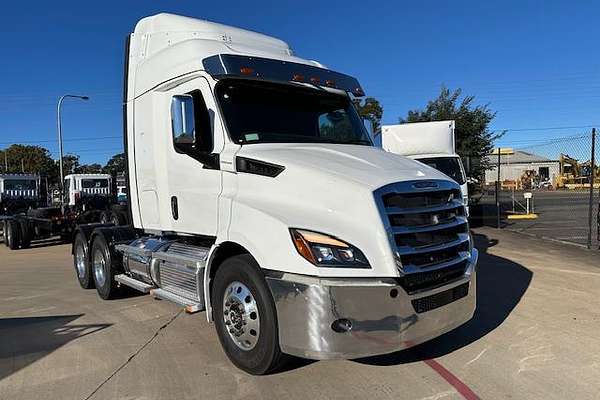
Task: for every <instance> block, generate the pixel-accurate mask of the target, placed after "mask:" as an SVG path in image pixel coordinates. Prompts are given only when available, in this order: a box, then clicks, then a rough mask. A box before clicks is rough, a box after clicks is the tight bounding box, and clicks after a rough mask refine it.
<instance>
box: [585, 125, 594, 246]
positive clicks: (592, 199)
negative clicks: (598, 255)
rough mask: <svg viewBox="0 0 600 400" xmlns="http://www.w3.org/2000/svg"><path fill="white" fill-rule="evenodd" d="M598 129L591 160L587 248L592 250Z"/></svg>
mask: <svg viewBox="0 0 600 400" xmlns="http://www.w3.org/2000/svg"><path fill="white" fill-rule="evenodd" d="M595 158H596V128H592V157H591V158H590V167H591V171H590V202H589V204H588V240H587V248H588V249H591V248H592V209H593V208H594V176H595V174H594V172H595V168H596V164H595Z"/></svg>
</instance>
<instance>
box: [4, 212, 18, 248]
mask: <svg viewBox="0 0 600 400" xmlns="http://www.w3.org/2000/svg"><path fill="white" fill-rule="evenodd" d="M6 225H7V227H6V233H7V235H6V242H7V244H8V248H9V249H11V250H17V249H18V248H19V244H20V243H21V238H20V233H21V229H20V227H19V222H17V221H15V220H14V219H11V220H8V221H7V224H6Z"/></svg>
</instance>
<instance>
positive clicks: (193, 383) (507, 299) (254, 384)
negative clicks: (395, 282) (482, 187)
mask: <svg viewBox="0 0 600 400" xmlns="http://www.w3.org/2000/svg"><path fill="white" fill-rule="evenodd" d="M475 238H476V244H477V247H478V248H479V249H480V250H481V254H480V265H479V271H478V278H477V279H478V287H477V288H478V293H477V297H478V307H477V311H476V314H475V316H474V318H473V320H471V321H470V322H468V323H467V324H465V325H463V326H462V327H460V328H458V329H456V330H455V331H453V332H450V333H448V334H446V335H444V336H442V337H440V338H438V339H435V340H433V341H430V342H428V343H426V344H424V345H421V346H418V347H416V348H414V349H410V350H406V351H402V352H398V353H394V354H390V355H386V356H379V357H373V358H369V359H361V360H347V361H343V360H342V361H319V362H312V361H303V360H296V361H295V362H294V363H293V364H292V365H290V366H289V368H287V369H286V370H285V371H282V372H279V373H277V374H273V375H270V376H265V377H254V376H250V375H247V374H245V373H244V372H241V371H240V370H238V369H236V368H235V367H233V366H232V365H231V363H230V362H229V361H228V360H227V358H226V357H225V355H224V353H223V351H222V350H221V348H220V346H219V342H218V339H217V336H216V333H215V331H214V327H213V326H212V325H211V324H209V323H208V322H207V321H206V316H205V314H204V313H197V314H191V315H190V314H185V313H184V312H182V311H181V309H179V308H178V307H177V306H176V305H174V304H172V303H169V302H166V301H159V300H155V299H153V298H152V297H151V296H149V295H129V296H126V297H123V298H121V299H117V300H112V301H102V300H101V299H100V298H99V297H98V296H97V294H96V292H95V290H83V289H81V288H80V287H79V285H78V283H77V281H76V278H75V274H74V271H73V266H72V260H71V255H70V254H69V253H70V247H69V246H68V245H55V243H52V242H43V243H38V244H35V245H34V247H33V248H31V249H27V250H19V251H10V250H8V249H7V248H6V247H4V246H2V245H0V399H10V400H19V399H47V400H52V399H61V400H63V399H111V400H112V399H178V400H180V399H282V398H285V399H291V400H293V399H302V400H306V399H311V400H317V399H344V400H347V399H394V400H398V399H422V400H435V399H478V398H481V399H545V400H547V399H566V398H576V399H581V400H583V399H597V398H598V393H600V335H599V334H598V332H600V308H599V307H598V299H599V298H600V262H599V260H600V253H598V252H591V251H588V250H585V249H580V248H577V247H575V246H566V245H561V244H557V243H552V242H547V241H543V240H539V239H535V238H531V237H528V236H524V235H521V234H518V233H514V232H510V231H497V230H495V229H489V228H480V229H477V230H475Z"/></svg>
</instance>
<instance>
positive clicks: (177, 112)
mask: <svg viewBox="0 0 600 400" xmlns="http://www.w3.org/2000/svg"><path fill="white" fill-rule="evenodd" d="M171 130H172V134H173V143H174V144H175V146H178V145H183V146H190V145H194V144H196V127H195V124H194V98H193V97H192V96H191V95H189V94H184V95H177V96H173V98H172V99H171Z"/></svg>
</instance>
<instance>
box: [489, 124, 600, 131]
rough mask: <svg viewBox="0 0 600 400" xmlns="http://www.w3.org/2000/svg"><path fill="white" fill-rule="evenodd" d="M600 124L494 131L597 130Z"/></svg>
mask: <svg viewBox="0 0 600 400" xmlns="http://www.w3.org/2000/svg"><path fill="white" fill-rule="evenodd" d="M597 126H600V124H595V125H579V126H551V127H546V128H514V129H513V128H511V129H494V130H493V132H500V131H507V132H525V131H552V130H559V129H581V128H595V127H597Z"/></svg>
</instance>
